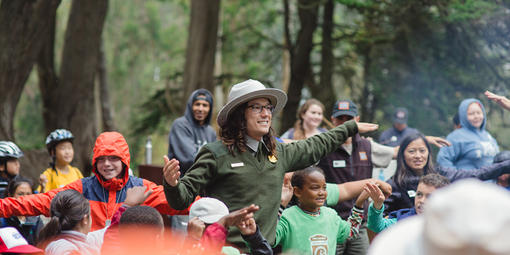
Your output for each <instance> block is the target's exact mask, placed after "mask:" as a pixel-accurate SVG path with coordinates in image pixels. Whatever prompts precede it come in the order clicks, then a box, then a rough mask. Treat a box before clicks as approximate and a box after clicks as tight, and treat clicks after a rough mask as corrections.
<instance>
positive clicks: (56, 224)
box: [39, 189, 90, 241]
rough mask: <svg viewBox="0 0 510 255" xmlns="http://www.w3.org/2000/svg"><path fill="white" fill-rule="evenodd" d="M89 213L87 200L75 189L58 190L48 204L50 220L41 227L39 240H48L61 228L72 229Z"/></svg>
mask: <svg viewBox="0 0 510 255" xmlns="http://www.w3.org/2000/svg"><path fill="white" fill-rule="evenodd" d="M89 214H90V205H89V201H88V200H87V199H86V198H85V197H84V196H83V195H82V194H81V193H80V192H78V191H76V190H72V189H69V190H64V191H61V192H59V193H58V194H57V195H56V196H55V197H54V198H53V199H52V200H51V205H50V215H51V220H50V221H49V222H48V224H46V226H44V228H43V229H41V232H40V233H39V241H49V240H50V239H53V238H54V237H56V236H57V235H59V234H60V233H61V232H62V231H63V230H72V229H74V228H75V227H76V226H77V225H78V223H79V222H80V221H81V220H82V219H83V217H84V216H85V215H89Z"/></svg>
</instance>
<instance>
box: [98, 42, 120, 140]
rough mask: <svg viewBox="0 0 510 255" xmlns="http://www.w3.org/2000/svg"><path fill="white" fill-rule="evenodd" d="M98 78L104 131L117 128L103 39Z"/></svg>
mask: <svg viewBox="0 0 510 255" xmlns="http://www.w3.org/2000/svg"><path fill="white" fill-rule="evenodd" d="M97 61H98V65H97V80H98V85H99V104H100V105H101V120H102V126H103V130H104V131H113V130H116V128H115V122H114V121H113V109H112V105H111V102H110V90H109V89H108V71H107V69H106V57H105V55H104V48H103V40H101V46H100V47H99V52H98V60H97Z"/></svg>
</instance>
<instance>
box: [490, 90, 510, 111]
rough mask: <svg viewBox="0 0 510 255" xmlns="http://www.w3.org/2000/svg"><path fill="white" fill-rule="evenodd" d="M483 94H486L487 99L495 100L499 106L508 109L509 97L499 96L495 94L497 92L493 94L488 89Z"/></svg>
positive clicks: (509, 109)
mask: <svg viewBox="0 0 510 255" xmlns="http://www.w3.org/2000/svg"><path fill="white" fill-rule="evenodd" d="M484 94H485V96H487V98H488V99H490V100H492V101H494V102H496V103H497V104H499V105H500V106H501V107H503V108H504V109H506V110H508V111H510V99H508V98H506V97H504V96H500V95H497V94H494V93H492V92H490V91H488V90H487V91H485V93H484Z"/></svg>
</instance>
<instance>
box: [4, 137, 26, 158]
mask: <svg viewBox="0 0 510 255" xmlns="http://www.w3.org/2000/svg"><path fill="white" fill-rule="evenodd" d="M21 157H23V152H22V151H21V150H20V148H19V147H18V146H17V145H16V144H15V143H13V142H9V141H0V158H21Z"/></svg>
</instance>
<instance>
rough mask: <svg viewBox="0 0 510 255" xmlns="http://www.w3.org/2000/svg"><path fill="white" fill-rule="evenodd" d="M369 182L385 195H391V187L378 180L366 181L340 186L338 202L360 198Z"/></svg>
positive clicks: (346, 183)
mask: <svg viewBox="0 0 510 255" xmlns="http://www.w3.org/2000/svg"><path fill="white" fill-rule="evenodd" d="M369 182H371V183H374V184H375V185H377V186H378V187H380V188H381V189H382V190H383V192H384V193H385V194H388V195H389V194H391V185H389V184H388V183H386V182H384V181H381V180H378V179H365V180H361V181H353V182H345V183H342V184H338V189H339V192H340V197H339V198H338V202H343V201H347V200H351V199H354V198H356V197H358V196H359V195H360V194H361V192H362V191H363V188H364V187H365V185H366V184H367V183H369Z"/></svg>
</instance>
